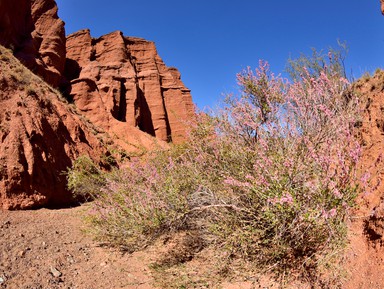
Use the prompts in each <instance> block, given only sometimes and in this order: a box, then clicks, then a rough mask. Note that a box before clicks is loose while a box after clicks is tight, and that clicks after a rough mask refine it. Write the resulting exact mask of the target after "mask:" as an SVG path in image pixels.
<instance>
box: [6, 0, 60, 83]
mask: <svg viewBox="0 0 384 289" xmlns="http://www.w3.org/2000/svg"><path fill="white" fill-rule="evenodd" d="M65 40H66V39H65V30H64V22H63V21H62V20H61V19H59V17H58V16H57V6H56V3H55V1H54V0H19V1H14V0H1V1H0V44H1V45H3V46H5V47H7V48H11V49H12V50H13V51H14V55H15V56H16V57H17V58H19V59H20V60H21V61H22V62H23V63H24V64H25V65H26V66H27V67H28V68H29V69H31V70H32V71H33V72H35V73H37V74H38V75H40V76H41V77H43V79H44V80H45V81H46V82H48V83H49V84H50V85H52V86H54V87H58V86H59V85H60V84H61V81H62V74H63V72H64V66H65Z"/></svg>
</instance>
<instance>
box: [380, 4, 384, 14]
mask: <svg viewBox="0 0 384 289" xmlns="http://www.w3.org/2000/svg"><path fill="white" fill-rule="evenodd" d="M380 3H381V13H382V14H383V15H384V0H380Z"/></svg>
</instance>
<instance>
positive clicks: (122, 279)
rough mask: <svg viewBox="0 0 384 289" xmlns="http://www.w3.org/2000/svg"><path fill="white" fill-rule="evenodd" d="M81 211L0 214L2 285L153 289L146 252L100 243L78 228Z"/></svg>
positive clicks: (87, 288) (31, 288) (4, 212)
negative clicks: (125, 250)
mask: <svg viewBox="0 0 384 289" xmlns="http://www.w3.org/2000/svg"><path fill="white" fill-rule="evenodd" d="M83 211H84V207H77V208H71V209H60V210H47V209H41V210H36V211H2V212H0V242H1V243H0V288H7V289H8V288H9V289H11V288H12V289H13V288H15V289H16V288H20V289H27V288H28V289H40V288H44V289H45V288H50V289H54V288H66V289H70V288H71V289H75V288H76V289H93V288H95V289H96V288H137V289H146V288H153V285H151V282H152V278H151V275H150V272H149V269H148V267H147V266H145V264H148V263H150V260H148V259H146V258H150V256H149V255H148V254H145V255H144V254H143V253H140V252H139V253H137V254H133V255H127V254H126V255H123V254H121V253H119V252H117V251H116V250H112V249H108V248H102V247H100V246H98V244H97V243H96V242H94V241H92V239H91V238H90V237H89V236H87V235H86V234H84V233H83V232H82V226H83V225H82V221H81V216H82V213H83Z"/></svg>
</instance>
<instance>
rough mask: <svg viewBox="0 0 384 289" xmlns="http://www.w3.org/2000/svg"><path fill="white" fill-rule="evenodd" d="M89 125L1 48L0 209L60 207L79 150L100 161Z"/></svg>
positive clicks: (98, 145) (101, 150)
mask: <svg viewBox="0 0 384 289" xmlns="http://www.w3.org/2000/svg"><path fill="white" fill-rule="evenodd" d="M99 138H100V135H98V136H97V135H96V133H95V132H94V131H93V129H92V128H91V127H89V124H87V123H86V122H85V121H84V120H83V119H82V118H81V116H80V115H78V114H76V111H75V110H74V109H73V108H71V107H70V106H69V105H68V104H67V103H66V102H65V101H64V100H63V99H60V96H59V95H58V94H57V92H55V91H54V90H53V89H52V88H51V87H49V86H48V85H47V84H46V83H44V82H43V81H42V80H41V79H40V78H38V77H37V76H36V75H34V74H33V73H32V72H30V71H29V70H27V69H26V68H25V67H24V66H23V65H22V64H21V63H20V62H19V61H18V60H17V59H16V58H14V57H13V55H12V54H11V52H10V51H7V50H6V49H5V48H3V47H1V46H0V208H3V209H26V208H33V207H39V206H47V205H48V206H64V205H67V204H69V203H70V202H71V201H72V197H71V193H70V192H69V191H68V190H67V189H66V176H65V175H64V174H63V172H65V171H66V170H67V168H68V167H70V166H71V165H72V161H73V160H74V159H76V158H77V157H78V156H80V155H81V154H87V155H89V156H90V157H91V158H92V159H93V160H95V161H97V162H98V161H100V158H101V157H102V155H103V154H105V153H106V149H104V148H103V146H102V145H101V142H100V140H99Z"/></svg>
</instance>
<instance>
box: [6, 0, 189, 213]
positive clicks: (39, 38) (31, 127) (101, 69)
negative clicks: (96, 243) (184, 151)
mask: <svg viewBox="0 0 384 289" xmlns="http://www.w3.org/2000/svg"><path fill="white" fill-rule="evenodd" d="M57 11H58V8H57V5H56V3H55V1H54V0H20V1H12V0H4V1H1V2H0V45H2V46H5V47H6V48H9V49H10V50H11V51H12V54H13V55H11V54H10V52H9V51H7V50H6V49H4V48H2V47H1V54H0V65H1V71H0V104H1V108H0V159H1V160H2V163H1V168H0V207H2V208H4V209H26V208H34V207H40V206H65V205H66V204H68V203H69V202H70V201H71V200H72V198H71V194H70V192H68V190H67V189H66V178H65V176H64V175H63V171H65V170H66V169H67V168H68V167H70V166H71V165H72V162H73V160H74V159H76V158H77V157H78V156H80V155H82V154H87V155H89V156H90V157H91V158H92V159H93V160H94V161H96V162H98V163H101V162H102V159H103V158H104V157H105V156H108V155H109V150H112V151H117V152H121V151H128V153H129V152H135V153H136V152H138V151H140V152H141V151H145V150H148V149H153V148H154V147H155V146H162V147H164V146H166V145H167V142H169V141H173V142H182V141H183V139H184V136H185V133H186V130H187V126H188V125H187V123H188V121H191V120H192V119H193V115H194V106H193V103H192V98H191V95H190V91H189V90H188V89H187V88H186V87H185V86H184V84H183V83H182V81H181V80H180V73H179V72H178V71H177V69H175V68H168V67H166V65H165V64H164V62H163V61H162V60H161V58H160V57H159V56H158V54H157V51H156V48H155V45H154V43H153V42H150V41H146V40H144V39H140V38H134V37H125V36H123V34H122V33H121V32H113V33H110V34H108V35H105V36H102V37H100V38H97V39H94V38H92V37H91V35H90V32H89V30H83V31H79V32H77V33H74V34H72V35H70V36H68V38H66V37H65V27H64V22H63V21H62V20H61V19H60V18H59V17H58V15H57ZM13 56H15V57H17V59H18V60H19V61H20V62H22V63H23V64H24V65H25V66H26V67H28V68H29V69H30V71H29V70H27V69H26V68H24V67H23V66H22V65H21V64H20V63H18V61H17V60H16V59H15V58H14V57H13ZM32 72H33V73H35V74H37V75H39V76H40V77H42V79H43V80H44V81H45V82H46V83H44V81H42V80H41V79H39V78H38V77H36V76H35V75H34V74H33V73H32ZM52 87H54V88H58V89H60V90H62V91H63V92H64V95H65V96H66V97H67V99H68V100H69V101H70V102H73V103H72V104H70V103H68V102H66V101H65V99H63V98H62V97H60V93H58V91H55V90H54V89H52ZM124 155H126V154H125V153H124ZM117 157H119V155H117Z"/></svg>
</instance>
